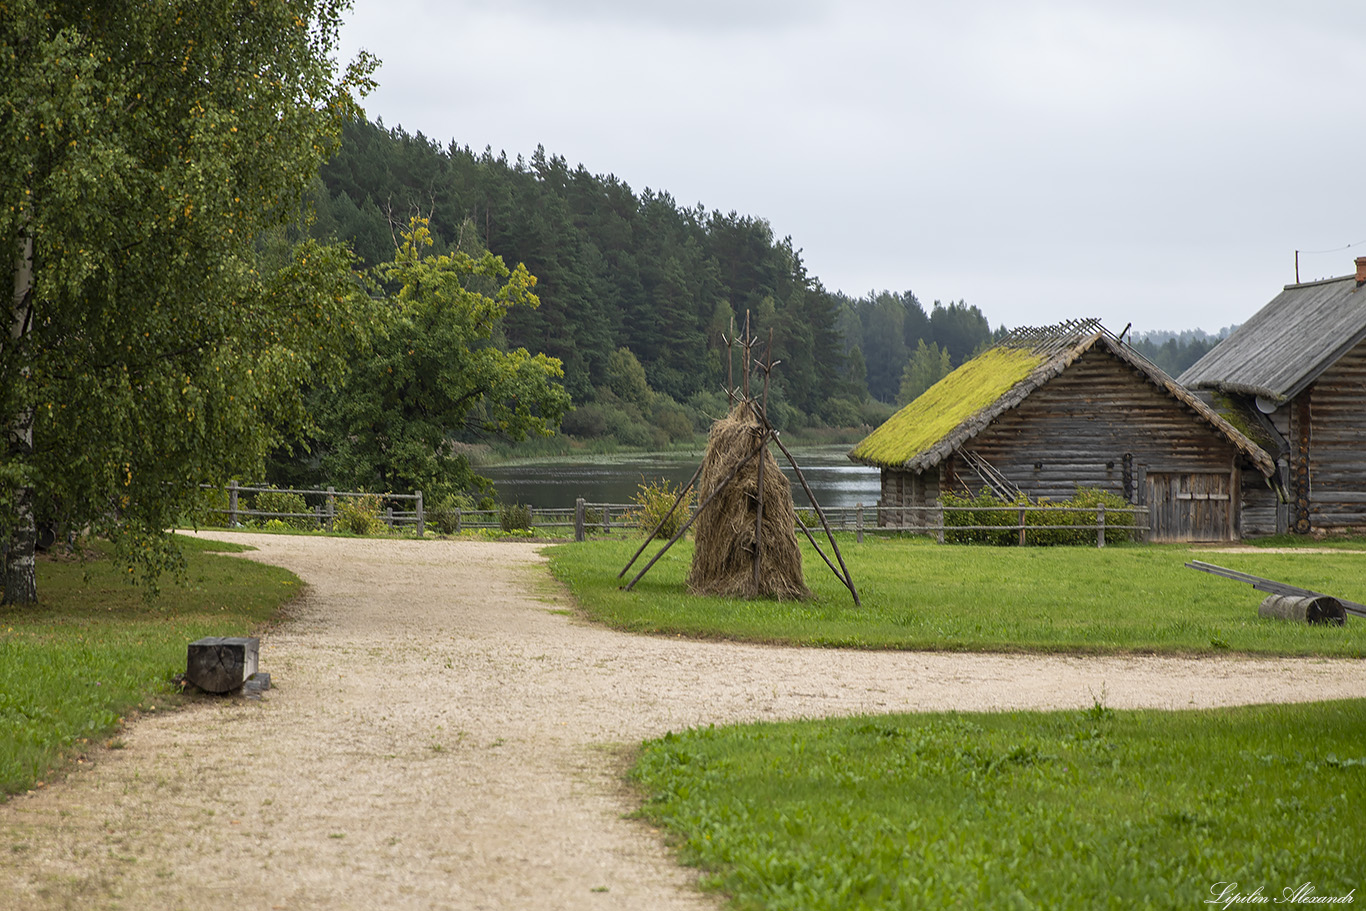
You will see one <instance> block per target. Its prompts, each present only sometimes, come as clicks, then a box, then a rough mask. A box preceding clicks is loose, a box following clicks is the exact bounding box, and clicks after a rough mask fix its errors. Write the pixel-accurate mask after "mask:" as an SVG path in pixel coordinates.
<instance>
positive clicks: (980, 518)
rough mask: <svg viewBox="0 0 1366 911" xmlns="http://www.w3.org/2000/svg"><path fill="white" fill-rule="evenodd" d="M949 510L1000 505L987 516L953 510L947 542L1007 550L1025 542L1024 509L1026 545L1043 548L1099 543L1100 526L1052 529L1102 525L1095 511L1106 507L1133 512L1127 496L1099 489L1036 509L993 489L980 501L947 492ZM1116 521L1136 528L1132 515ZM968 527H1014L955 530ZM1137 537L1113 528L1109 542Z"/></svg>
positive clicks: (944, 499)
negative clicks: (1005, 499) (998, 494)
mask: <svg viewBox="0 0 1366 911" xmlns="http://www.w3.org/2000/svg"><path fill="white" fill-rule="evenodd" d="M940 501H941V502H942V503H943V504H944V506H945V507H963V506H976V507H998V508H996V509H989V510H983V511H981V512H975V511H974V512H950V511H947V510H946V511H945V513H944V525H945V526H946V530H945V532H944V540H945V541H946V542H948V543H951V544H991V545H995V546H997V547H1007V546H1009V545H1012V544H1019V543H1020V533H1019V530H1018V526H1019V523H1020V509H1021V508H1024V510H1025V514H1024V515H1025V519H1024V524H1025V528H1026V532H1025V543H1026V544H1032V545H1037V546H1040V547H1048V546H1056V545H1086V544H1094V543H1095V540H1096V532H1095V530H1094V528H1062V527H1051V526H1066V525H1090V526H1094V525H1095V524H1096V509H1095V507H1098V506H1104V507H1105V508H1106V510H1107V511H1109V510H1118V509H1127V508H1129V504H1128V503H1126V502H1124V500H1123V498H1121V497H1119V496H1117V495H1115V494H1113V493H1109V492H1107V491H1104V490H1098V489H1096V488H1089V487H1088V488H1081V487H1079V488H1077V493H1076V496H1074V497H1073V498H1072V499H1070V500H1062V501H1060V502H1058V503H1048V502H1040V503H1037V504H1033V505H1030V504H1029V503H1028V501H1026V500H1024V499H1021V500H1018V501H1015V502H1013V503H1006V502H1003V501H1002V500H1000V499H999V498H997V497H996V496H994V495H993V494H992V493H991V492H990V491H986V490H983V491H982V492H981V493H979V494H977V495H976V496H974V497H959V496H954V495H953V494H945V495H944V496H943V497H941V498H940ZM1077 508H1080V509H1088V510H1089V511H1088V512H1068V511H1067V509H1077ZM1114 522H1115V524H1116V525H1132V524H1133V522H1132V521H1131V514H1130V513H1119V514H1116V516H1115V519H1114ZM968 525H1004V526H1014V527H1009V528H1003V529H1000V530H971V529H964V530H962V531H954V530H952V529H953V526H968ZM1136 539H1137V535H1136V533H1135V532H1133V531H1130V530H1119V529H1116V530H1113V531H1111V530H1109V529H1107V530H1106V532H1105V540H1106V541H1107V542H1109V543H1116V542H1120V541H1133V540H1136Z"/></svg>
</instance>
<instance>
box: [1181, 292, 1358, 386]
mask: <svg viewBox="0 0 1366 911" xmlns="http://www.w3.org/2000/svg"><path fill="white" fill-rule="evenodd" d="M1363 339H1366V290H1362V289H1361V288H1360V287H1359V283H1358V281H1357V276H1353V275H1347V276H1343V277H1342V278H1330V279H1325V280H1323V281H1317V282H1306V283H1304V284H1299V285H1286V286H1285V289H1284V290H1283V291H1281V293H1280V294H1278V295H1276V297H1275V298H1273V299H1272V301H1271V303H1269V304H1267V305H1266V306H1265V307H1263V308H1262V309H1261V310H1259V311H1257V314H1256V315H1255V316H1253V317H1252V318H1251V319H1249V320H1248V321H1247V322H1246V323H1243V325H1241V326H1239V327H1238V328H1237V329H1235V330H1234V331H1233V333H1232V334H1230V335H1229V337H1228V338H1226V339H1224V340H1223V341H1222V342H1220V343H1219V344H1218V345H1216V346H1215V347H1214V349H1213V350H1211V351H1210V352H1209V353H1208V354H1206V355H1205V356H1204V357H1202V358H1200V360H1198V361H1196V362H1195V363H1194V364H1193V365H1192V366H1191V367H1190V368H1189V369H1188V370H1187V371H1186V372H1185V373H1183V374H1181V382H1182V384H1183V385H1186V386H1189V387H1191V388H1193V389H1214V390H1218V391H1219V392H1224V393H1234V394H1238V395H1248V396H1261V397H1262V398H1264V399H1267V400H1269V401H1271V402H1272V403H1274V404H1276V405H1280V404H1281V403H1283V402H1285V401H1287V400H1289V399H1292V398H1294V397H1295V396H1296V395H1298V394H1299V393H1300V392H1302V391H1303V390H1304V388H1305V387H1306V386H1308V385H1309V384H1310V383H1312V382H1314V380H1316V379H1318V377H1319V374H1321V373H1323V371H1324V370H1326V369H1328V368H1329V367H1331V366H1332V365H1333V364H1334V363H1335V362H1336V361H1337V360H1338V359H1339V358H1341V357H1342V356H1343V355H1344V354H1346V353H1347V352H1348V351H1350V350H1351V349H1352V348H1354V347H1355V346H1356V345H1357V344H1359V343H1360V342H1361V341H1362V340H1363Z"/></svg>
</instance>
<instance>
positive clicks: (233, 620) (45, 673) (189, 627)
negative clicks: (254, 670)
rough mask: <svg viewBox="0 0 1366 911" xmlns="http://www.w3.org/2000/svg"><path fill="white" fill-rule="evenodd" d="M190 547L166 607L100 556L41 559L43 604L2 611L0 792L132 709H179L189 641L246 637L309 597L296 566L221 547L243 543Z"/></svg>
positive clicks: (110, 727)
mask: <svg viewBox="0 0 1366 911" xmlns="http://www.w3.org/2000/svg"><path fill="white" fill-rule="evenodd" d="M181 544H182V547H183V549H184V551H185V557H186V560H187V563H188V566H187V570H186V573H185V584H183V585H176V584H166V585H163V587H162V589H161V595H160V597H158V598H157V599H156V600H153V601H148V600H146V599H145V598H144V597H143V591H142V589H139V588H135V587H133V586H131V585H129V584H128V583H127V581H126V580H125V578H124V575H123V573H121V572H120V570H119V568H118V567H117V566H116V565H114V564H113V563H111V562H110V561H108V560H105V559H103V558H102V557H100V555H99V552H98V550H96V551H93V552H90V553H89V554H88V556H89V557H91V559H88V560H85V561H78V560H44V561H42V562H40V563H39V566H38V594H39V597H40V598H41V599H42V603H41V604H40V605H38V606H36V607H3V608H0V795H8V794H14V793H18V792H20V791H23V790H26V789H28V788H30V787H32V786H33V785H34V784H35V782H38V781H40V780H42V779H43V778H45V777H47V776H48V775H49V773H50V771H51V770H52V769H53V768H54V767H58V766H60V765H61V764H62V763H63V761H64V760H65V759H67V758H69V757H72V756H74V755H75V754H77V753H79V752H80V751H81V750H83V749H85V748H86V747H87V746H88V745H90V744H92V743H98V742H100V741H102V740H108V738H110V737H111V735H113V734H114V733H115V732H116V731H117V729H118V727H119V725H120V723H121V722H122V720H123V718H124V717H125V716H126V715H128V713H129V712H133V711H139V710H143V711H151V710H156V709H162V710H164V709H165V708H166V707H167V706H168V705H174V704H175V702H176V700H177V698H178V697H176V696H175V694H174V693H173V692H172V690H171V686H170V680H171V677H172V676H173V675H174V674H176V673H177V672H183V671H184V670H185V648H186V646H187V645H188V643H190V642H192V641H193V640H195V639H199V638H201V637H203V636H241V635H247V634H248V633H250V632H251V631H252V630H255V629H258V628H259V627H260V626H262V625H263V624H264V623H265V622H266V621H268V620H269V619H270V618H272V617H273V616H275V615H276V613H277V612H278V610H279V608H280V606H281V605H282V604H283V603H284V602H285V601H287V600H288V599H290V598H291V597H293V596H294V595H295V594H296V593H297V592H298V591H299V588H300V582H299V580H298V578H297V577H296V576H294V575H293V574H292V573H290V572H288V571H286V570H283V569H279V568H276V567H271V566H264V565H261V564H258V563H251V562H248V561H245V560H236V559H231V558H228V557H224V556H221V555H218V554H214V553H211V552H210V551H213V550H221V551H241V550H244V549H245V548H243V547H241V546H240V545H235V544H221V543H218V542H214V541H205V540H197V539H194V538H188V537H182V539H181ZM115 745H117V741H115Z"/></svg>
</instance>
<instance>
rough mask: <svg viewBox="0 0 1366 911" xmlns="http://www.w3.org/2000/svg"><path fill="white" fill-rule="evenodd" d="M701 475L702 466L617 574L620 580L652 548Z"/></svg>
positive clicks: (693, 474) (698, 467)
mask: <svg viewBox="0 0 1366 911" xmlns="http://www.w3.org/2000/svg"><path fill="white" fill-rule="evenodd" d="M700 474H702V466H701V465H698V466H697V470H696V471H694V472H693V473H692V480H690V481H689V482H688V483H687V484H686V485H684V487H683V489H682V490H680V491H679V492H678V497H677V498H676V499H675V500H674V505H672V506H670V507H669V511H668V512H666V513H665V514H664V518H662V519H660V520H659V524H658V525H656V526H655V527H654V531H652V532H650V533H649V534H648V535H646V536H645V543H644V544H642V545H640V549H639V550H637V551H636V552H635V555H634V556H632V557H631V560H630V562H629V563H627V564H626V565H625V566H623V567H622V568H621V572H619V573H617V578H618V579H620V578H621V577H622V576H624V575H626V570H628V569H630V568H631V564H632V563H635V562H636V560H638V559H640V555H641V554H642V553H644V552H645V548H646V547H649V546H650V542H651V541H653V540H654V539H655V535H657V534H659V530H660V529H661V528H663V527H664V523H665V522H667V521H669V516H671V515H673V514H674V510H675V509H677V508H678V504H679V503H682V502H683V497H685V496H686V495H687V493H688V491H690V490H692V486H693V485H694V484H696V483H697V477H698V475H700Z"/></svg>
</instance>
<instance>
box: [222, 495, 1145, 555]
mask: <svg viewBox="0 0 1366 911" xmlns="http://www.w3.org/2000/svg"><path fill="white" fill-rule="evenodd" d="M204 488H205V489H208V490H223V489H224V488H217V487H210V486H209V485H204ZM226 493H227V495H228V505H227V507H226V508H213V509H210V510H209V512H211V513H215V514H220V515H225V516H226V517H227V519H228V523H229V524H230V525H240V524H241V523H242V521H243V520H244V519H246V520H251V519H267V520H269V519H282V520H283V519H304V520H309V521H310V522H311V523H312V524H313V525H314V526H315V527H318V528H326V529H328V530H331V529H332V528H333V527H334V525H335V523H336V518H337V505H336V504H337V500H338V498H358V497H375V498H376V499H377V500H378V501H379V503H380V504H381V505H382V507H383V512H382V513H381V514H380V519H381V520H382V521H384V523H385V524H386V525H388V526H390V527H391V528H402V527H413V528H414V529H415V530H416V532H417V534H418V535H419V536H421V535H422V534H424V533H425V532H426V529H427V526H428V525H429V524H432V519H433V514H432V510H430V509H428V508H425V507H424V503H423V498H422V491H420V490H419V491H415V492H413V493H410V494H404V493H364V492H357V491H346V490H337V489H335V488H333V487H328V488H325V489H296V488H276V487H267V486H260V485H244V484H238V483H236V482H232V483H230V484H228V486H227V488H226ZM261 493H284V494H292V495H296V496H300V497H303V498H304V499H305V502H306V503H307V502H308V501H309V500H313V501H314V505H313V511H311V512H275V511H271V510H267V509H257V508H254V506H253V507H248V506H244V505H243V501H242V499H241V497H242V495H243V494H261ZM408 502H411V503H412V504H413V508H411V509H401V508H400V509H395V508H394V507H395V504H405V503H408ZM253 503H254V501H253ZM525 508H526V509H527V510H528V511H529V515H528V517H527V518H529V522H530V526H531V527H533V528H545V529H552V528H572V529H574V538H575V540H578V541H582V540H584V538H585V537H587V536H588V535H589V534H594V533H599V532H601V533H602V534H610V533H612V532H613V531H624V530H627V529H635V528H636V527H637V523H636V522H635V521H634V520H633V519H632V517H631V515H630V513H631V511H632V510H634V509H636V508H637V507H636V506H635V504H632V503H589V502H587V501H586V500H583V499H579V500H578V501H577V503H576V504H575V505H574V506H573V507H534V506H528V507H525ZM694 508H695V507H694ZM821 511H822V512H823V513H824V514H825V518H826V521H828V522H829V523H830V527H831V528H834V529H838V530H841V531H852V532H853V533H854V534H855V536H856V538H857V540H858V541H860V542H862V540H863V536H864V535H865V534H917V535H932V536H934V537H935V539H936V540H938V541H939V542H940V543H941V544H942V543H945V541H946V540H948V539H950V538H952V537H954V536H956V535H958V534H959V533H963V532H997V533H1001V532H1013V533H1015V534H1016V535H1017V540H1018V543H1019V544H1022V545H1024V544H1028V543H1029V538H1030V536H1031V535H1033V536H1035V539H1036V540H1037V539H1038V537H1039V536H1040V535H1046V534H1047V533H1049V532H1056V531H1083V532H1093V533H1094V534H1095V541H1096V546H1097V547H1104V546H1105V536H1106V533H1107V532H1112V533H1113V532H1121V533H1124V534H1126V535H1128V534H1129V533H1133V535H1132V536H1133V537H1136V538H1139V539H1140V540H1146V538H1147V533H1148V530H1149V524H1148V509H1147V507H1144V506H1133V507H1125V508H1122V509H1118V508H1109V509H1107V508H1106V507H1104V506H1094V507H1084V506H1047V507H1043V506H1026V507H1021V506H1018V505H1016V504H1013V503H1002V504H1001V505H999V506H939V505H932V506H922V507H900V506H898V507H880V506H864V505H862V504H859V505H857V506H834V507H824V508H822V510H821ZM440 512H441V515H440V516H439V519H440V527H443V528H444V529H448V530H450V531H452V532H455V533H458V532H460V531H462V530H464V529H472V528H502V527H504V524H505V510H504V509H455V510H453V511H451V510H441V511H440ZM1005 512H1013V513H1014V514H1015V515H1014V518H1015V521H1014V522H1010V523H1005V524H958V523H956V522H953V521H951V518H952V517H954V516H957V515H960V514H971V513H996V514H998V515H999V514H1001V513H1005ZM1067 513H1074V514H1080V515H1084V516H1085V517H1086V518H1087V519H1089V521H1080V522H1074V523H1068V524H1051V523H1050V524H1043V523H1031V522H1030V521H1029V520H1030V519H1031V518H1032V517H1034V516H1037V515H1040V514H1051V515H1054V516H1057V515H1061V514H1067ZM797 516H798V520H799V521H802V522H803V523H804V524H806V525H808V526H816V525H818V524H819V522H818V520H817V518H816V515H815V510H813V509H812V508H811V507H798V509H797ZM908 517H916V518H918V519H919V521H909V522H908V521H907V518H908ZM965 518H966V516H965ZM1116 519H1127V520H1128V521H1115V520H1116Z"/></svg>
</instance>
